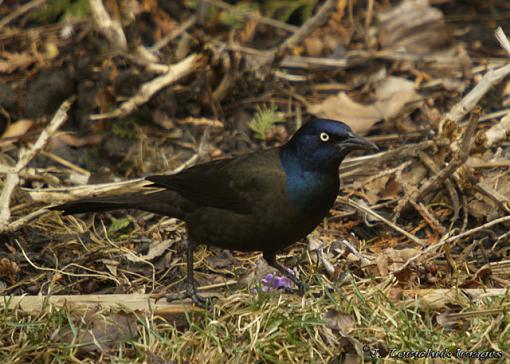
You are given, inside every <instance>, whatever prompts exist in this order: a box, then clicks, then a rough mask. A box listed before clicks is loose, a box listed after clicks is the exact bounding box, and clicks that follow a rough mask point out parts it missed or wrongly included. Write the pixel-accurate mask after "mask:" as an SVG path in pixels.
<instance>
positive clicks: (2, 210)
mask: <svg viewBox="0 0 510 364" xmlns="http://www.w3.org/2000/svg"><path fill="white" fill-rule="evenodd" d="M73 101H74V97H72V98H70V99H68V100H66V101H64V102H63V103H62V105H60V107H59V109H58V110H57V112H56V113H55V116H53V119H52V120H51V121H50V123H49V124H48V126H47V127H46V128H45V129H43V131H42V132H41V134H40V135H39V138H38V139H37V141H36V142H35V144H33V145H32V146H31V148H30V149H29V150H28V151H25V150H24V149H21V150H20V153H19V159H18V162H17V163H16V166H15V167H14V170H13V171H12V172H10V173H8V174H7V177H6V179H5V182H4V187H3V190H2V194H1V195H0V231H4V229H6V228H7V227H8V223H9V219H10V218H11V211H10V201H11V196H12V193H13V192H14V188H15V187H16V186H17V185H18V182H19V173H20V171H21V170H22V169H24V168H25V167H26V166H27V164H28V163H29V162H30V161H31V160H32V159H33V158H34V157H35V156H36V155H37V153H39V151H41V150H42V149H43V148H44V146H45V145H46V143H47V142H48V140H49V139H50V137H51V136H52V135H53V134H54V133H55V132H56V131H57V129H58V128H59V127H60V126H61V125H62V124H63V123H64V122H65V121H66V120H67V112H68V111H69V109H70V107H71V105H72V103H73Z"/></svg>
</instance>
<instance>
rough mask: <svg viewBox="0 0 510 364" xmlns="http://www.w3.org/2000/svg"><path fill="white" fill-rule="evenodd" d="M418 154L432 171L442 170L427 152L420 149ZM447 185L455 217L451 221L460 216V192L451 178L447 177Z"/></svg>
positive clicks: (436, 172) (435, 172)
mask: <svg viewBox="0 0 510 364" xmlns="http://www.w3.org/2000/svg"><path fill="white" fill-rule="evenodd" d="M417 154H418V157H419V158H420V160H421V161H422V162H423V164H424V165H425V167H427V168H428V169H429V170H430V172H432V173H434V174H438V173H439V172H440V169H439V167H438V166H437V165H436V163H435V162H434V161H433V160H432V158H430V157H429V155H428V154H427V153H425V152H423V151H421V150H419V151H418V153H417ZM445 185H446V189H447V190H448V194H449V195H450V200H451V201H452V208H453V217H452V220H451V221H456V220H457V218H458V217H459V211H460V199H459V194H458V193H457V190H456V189H455V186H454V184H453V182H452V181H451V180H450V179H449V178H447V179H445Z"/></svg>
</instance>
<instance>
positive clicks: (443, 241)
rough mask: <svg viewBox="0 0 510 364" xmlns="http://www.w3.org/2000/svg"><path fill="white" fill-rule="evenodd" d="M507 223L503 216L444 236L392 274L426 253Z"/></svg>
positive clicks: (509, 219)
mask: <svg viewBox="0 0 510 364" xmlns="http://www.w3.org/2000/svg"><path fill="white" fill-rule="evenodd" d="M507 221H510V216H503V217H500V218H498V219H494V220H492V221H489V222H488V223H486V224H483V225H480V226H477V227H475V228H473V229H470V230H467V231H465V232H463V233H461V234H457V235H454V236H451V237H449V238H447V237H446V236H444V237H443V238H442V239H441V240H440V241H439V242H438V243H437V244H434V245H431V246H429V247H428V248H426V249H425V250H423V251H422V252H420V253H418V254H416V255H415V256H413V257H411V258H409V260H408V261H407V262H406V263H405V264H404V265H402V266H401V267H400V268H398V269H397V270H395V271H393V273H394V274H395V273H398V272H401V271H403V270H404V269H405V268H407V267H408V266H409V265H410V264H411V263H412V262H414V261H416V260H417V259H419V258H421V257H422V256H424V255H426V254H428V253H431V252H433V251H435V250H437V249H439V248H441V247H442V246H443V245H445V244H449V243H453V242H454V241H456V240H459V239H462V238H465V237H467V236H470V235H473V234H476V233H477V232H479V231H482V230H486V229H488V228H490V227H491V226H494V225H497V224H501V223H503V222H507Z"/></svg>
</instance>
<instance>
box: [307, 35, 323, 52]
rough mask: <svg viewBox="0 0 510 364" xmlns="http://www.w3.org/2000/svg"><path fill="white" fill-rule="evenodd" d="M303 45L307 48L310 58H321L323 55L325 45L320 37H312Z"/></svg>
mask: <svg viewBox="0 0 510 364" xmlns="http://www.w3.org/2000/svg"><path fill="white" fill-rule="evenodd" d="M303 45H304V46H305V49H306V53H307V54H308V55H309V56H310V57H320V56H321V54H322V50H323V49H324V44H323V42H322V40H321V39H320V38H319V37H316V36H310V37H308V38H306V39H305V40H304V41H303Z"/></svg>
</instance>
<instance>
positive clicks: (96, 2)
mask: <svg viewBox="0 0 510 364" xmlns="http://www.w3.org/2000/svg"><path fill="white" fill-rule="evenodd" d="M89 3H90V10H91V11H92V16H93V17H94V21H95V22H96V25H97V27H98V29H99V31H100V32H101V33H103V34H104V36H105V37H106V38H107V39H108V40H109V41H110V43H111V44H112V45H113V46H114V47H116V48H118V49H120V50H123V51H127V40H126V36H125V35H124V31H123V30H122V25H121V24H120V22H119V21H116V20H112V18H111V17H110V15H109V14H108V12H107V11H106V9H105V8H104V5H103V2H102V1H101V0H89Z"/></svg>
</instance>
